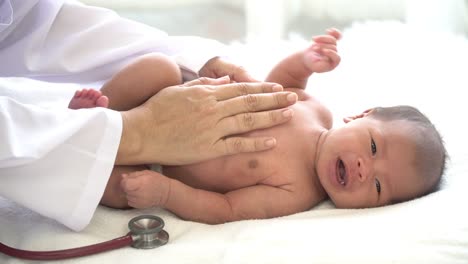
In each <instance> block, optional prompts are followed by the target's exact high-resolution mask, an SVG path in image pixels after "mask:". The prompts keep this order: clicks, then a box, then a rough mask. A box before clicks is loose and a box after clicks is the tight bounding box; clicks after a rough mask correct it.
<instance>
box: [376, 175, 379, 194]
mask: <svg viewBox="0 0 468 264" xmlns="http://www.w3.org/2000/svg"><path fill="white" fill-rule="evenodd" d="M375 188H377V193H378V194H380V181H379V180H378V179H377V178H376V179H375Z"/></svg>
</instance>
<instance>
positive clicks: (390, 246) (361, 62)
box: [0, 22, 468, 264]
mask: <svg viewBox="0 0 468 264" xmlns="http://www.w3.org/2000/svg"><path fill="white" fill-rule="evenodd" d="M304 45H307V41H304V40H292V41H289V42H286V43H250V44H248V45H242V44H235V45H232V46H231V49H232V51H233V53H234V54H235V56H234V58H236V60H239V61H241V62H243V64H244V65H246V66H247V68H248V69H249V70H250V71H251V72H253V73H254V75H255V76H256V77H258V78H263V77H264V76H265V74H266V72H267V71H268V69H269V68H270V67H271V66H272V65H273V63H274V62H276V61H277V60H278V59H280V58H281V57H282V56H283V55H284V54H287V53H289V52H291V51H292V50H294V48H297V47H300V46H304ZM339 50H340V53H341V56H342V63H341V65H340V66H339V67H338V68H337V69H336V70H335V71H333V72H330V73H326V74H316V75H314V76H313V77H311V79H310V81H309V87H308V91H309V92H310V93H312V94H314V95H316V96H318V97H319V98H322V100H323V101H324V102H325V103H326V104H328V106H329V107H330V108H331V109H332V111H333V113H334V114H335V117H336V119H335V123H336V125H340V123H341V121H340V120H341V119H340V117H343V116H346V115H348V114H356V113H359V112H361V111H362V110H364V109H367V108H368V107H371V106H376V105H394V104H411V105H414V106H416V107H418V108H419V109H420V110H421V111H423V112H424V113H426V114H427V115H428V116H429V117H430V118H431V120H432V121H433V123H435V125H436V126H437V127H438V128H439V130H440V132H441V133H442V135H443V137H444V139H445V142H446V146H447V149H448V152H449V155H450V158H451V159H450V161H449V163H448V168H447V171H446V175H445V185H444V186H443V188H442V190H441V191H438V192H436V193H433V194H431V195H428V196H426V197H423V198H420V199H417V200H413V201H410V202H406V203H401V204H396V205H392V206H387V207H381V208H374V209H360V210H343V209H335V208H334V207H333V205H332V204H331V203H330V202H324V203H322V204H321V205H319V206H318V207H316V208H314V209H313V210H310V211H308V212H303V213H299V214H295V215H291V216H287V217H282V218H276V219H269V220H249V221H240V222H234V223H227V224H222V225H215V226H210V225H205V224H200V223H194V222H186V221H183V220H181V219H179V218H177V217H176V216H174V215H173V214H171V213H169V212H167V211H165V210H161V209H151V210H127V211H120V210H113V209H108V208H105V207H99V208H98V210H97V212H96V214H95V216H94V218H93V220H92V222H91V224H90V225H89V226H88V227H87V228H86V229H85V230H84V231H83V232H81V233H74V232H72V231H70V230H68V229H66V228H65V227H63V226H61V225H59V224H57V223H55V222H53V221H51V220H48V219H45V218H43V217H41V216H39V215H37V214H35V213H33V212H30V211H28V210H26V209H23V208H20V207H19V206H17V205H15V204H13V203H11V202H9V201H6V200H0V215H1V217H0V226H1V230H2V231H1V232H0V241H2V242H3V243H6V244H8V245H11V246H15V247H19V248H23V249H32V250H51V249H63V248H69V247H75V246H83V245H87V244H91V243H96V242H102V241H105V240H108V239H111V238H114V237H116V236H120V235H123V234H125V233H126V232H127V227H126V225H127V221H128V220H129V219H130V218H132V217H133V216H136V215H139V214H142V213H151V214H156V215H159V216H161V217H162V218H163V219H164V220H165V221H166V230H167V231H168V232H169V234H170V242H169V244H167V245H166V246H163V247H161V248H158V249H154V250H136V249H133V248H124V249H121V250H116V251H112V252H108V253H105V254H99V255H95V256H90V257H84V258H80V259H75V260H70V261H66V263H87V264H88V263H99V264H100V263H236V264H238V263H360V264H363V263H411V264H414V263H437V264H442V263H450V264H453V263H467V261H468V211H467V210H466V202H467V201H468V192H467V191H466V190H465V188H466V186H468V177H467V175H468V174H467V173H468V150H467V149H466V147H467V146H468V141H467V139H466V138H467V135H468V129H467V127H468V126H467V125H466V120H465V119H464V118H465V115H464V114H463V113H466V110H465V109H464V107H465V105H466V103H465V101H466V100H467V99H466V97H465V96H464V94H466V93H465V91H464V90H465V89H466V87H467V86H466V83H467V81H466V69H468V40H467V39H466V38H463V37H460V36H453V35H447V34H444V33H436V32H422V31H420V30H417V29H413V28H410V27H408V26H405V25H403V24H400V23H398V22H369V23H365V24H359V25H354V26H353V27H351V28H350V29H346V30H344V37H343V39H342V41H341V42H340V43H339ZM70 169H73V168H70ZM24 262H25V261H23V260H16V259H12V258H9V257H6V256H4V255H0V263H24ZM34 263H35V262H34Z"/></svg>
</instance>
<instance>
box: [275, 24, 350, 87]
mask: <svg viewBox="0 0 468 264" xmlns="http://www.w3.org/2000/svg"><path fill="white" fill-rule="evenodd" d="M340 38H341V33H340V32H339V31H338V30H336V29H329V30H327V35H321V36H316V37H314V38H313V39H314V43H313V44H312V45H311V46H310V47H308V48H307V49H305V50H301V51H298V52H295V53H293V54H291V55H289V56H288V57H286V58H284V59H283V60H281V61H280V62H279V63H278V64H277V65H276V66H275V67H273V69H272V70H271V72H270V73H269V75H268V77H267V78H266V81H267V82H275V83H279V84H281V85H283V87H285V88H300V89H305V88H306V85H307V80H308V78H309V77H310V75H311V74H312V73H314V72H317V73H321V72H327V71H331V70H333V69H334V68H335V67H336V66H338V64H339V63H340V56H339V55H338V53H337V48H336V43H337V40H339V39H340Z"/></svg>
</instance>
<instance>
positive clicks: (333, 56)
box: [322, 49, 341, 68]
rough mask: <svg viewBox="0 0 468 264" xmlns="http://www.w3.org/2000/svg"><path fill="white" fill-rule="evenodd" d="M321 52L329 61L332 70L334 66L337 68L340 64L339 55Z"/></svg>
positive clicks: (334, 52)
mask: <svg viewBox="0 0 468 264" xmlns="http://www.w3.org/2000/svg"><path fill="white" fill-rule="evenodd" d="M322 52H323V55H324V56H326V57H327V58H328V59H329V60H330V63H331V65H332V67H333V68H335V67H336V66H338V64H340V61H341V57H340V55H338V53H337V52H336V51H334V50H329V49H324V50H323V51H322Z"/></svg>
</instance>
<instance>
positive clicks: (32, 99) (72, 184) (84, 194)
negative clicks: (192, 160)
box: [0, 0, 223, 230]
mask: <svg viewBox="0 0 468 264" xmlns="http://www.w3.org/2000/svg"><path fill="white" fill-rule="evenodd" d="M64 2H65V1H64V0H41V1H39V0H11V1H10V0H2V1H0V77H9V76H22V77H29V78H35V79H39V80H43V81H48V82H73V83H81V84H84V83H86V84H87V85H88V84H89V83H102V82H103V81H105V80H107V79H109V78H110V77H111V76H112V74H114V73H116V72H117V71H118V70H119V69H121V68H122V67H123V66H124V65H126V64H127V63H128V62H129V61H130V60H132V59H135V57H136V56H138V55H140V54H144V53H148V52H160V53H164V54H167V55H169V56H173V57H174V58H175V59H176V61H177V62H178V63H179V64H180V66H181V67H182V68H183V69H184V71H183V72H184V73H185V76H186V77H187V78H191V77H194V76H195V75H196V73H197V72H198V71H199V70H200V68H201V67H202V66H203V65H204V64H205V63H206V62H207V61H208V60H209V59H211V58H213V57H214V56H216V55H222V54H221V52H222V51H221V49H222V47H223V45H221V43H219V42H216V41H213V40H207V39H202V38H196V37H169V36H168V35H167V34H166V33H165V32H162V31H160V30H157V29H155V28H152V27H149V26H147V25H144V24H140V23H136V22H133V21H130V20H127V19H123V18H120V17H119V16H117V14H116V13H115V12H113V11H110V10H106V9H103V8H97V7H90V6H85V5H83V4H81V3H79V2H76V1H69V2H65V3H64ZM67 87H68V88H70V85H68V84H60V85H53V84H51V83H36V82H30V81H18V80H16V79H5V78H4V79H0V128H1V130H0V142H2V143H1V146H0V195H3V196H4V197H6V198H8V199H10V200H13V201H16V202H17V203H19V204H21V205H23V206H25V207H28V208H31V209H33V210H34V211H36V212H38V213H40V214H42V215H44V216H48V217H50V218H53V219H56V220H58V221H60V222H62V223H63V224H64V225H66V226H68V227H70V228H72V229H74V230H81V229H82V228H84V227H85V226H86V225H87V224H88V223H89V221H90V219H91V217H92V215H93V213H94V210H95V209H96V207H97V205H98V203H99V201H100V199H101V197H102V193H103V191H104V188H105V185H106V183H107V180H108V177H109V175H110V172H111V170H112V167H113V163H114V160H115V156H116V153H117V148H118V144H119V142H120V136H121V131H122V120H121V117H120V114H118V113H117V112H113V111H110V110H106V109H91V110H89V109H88V110H79V111H72V110H69V109H67V104H66V102H67V101H69V100H70V98H71V96H72V93H70V89H66V88H67ZM71 88H74V89H76V88H77V86H73V85H72V87H71ZM58 98H60V99H58ZM55 99H57V100H55ZM52 101H54V102H55V103H57V102H62V103H60V104H59V105H56V104H55V103H54V104H53V103H52ZM64 102H65V103H64ZM155 147H157V146H155Z"/></svg>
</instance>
